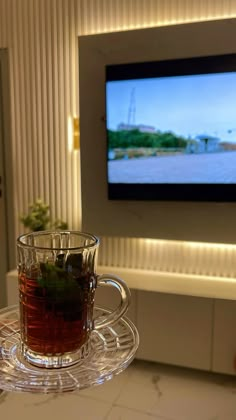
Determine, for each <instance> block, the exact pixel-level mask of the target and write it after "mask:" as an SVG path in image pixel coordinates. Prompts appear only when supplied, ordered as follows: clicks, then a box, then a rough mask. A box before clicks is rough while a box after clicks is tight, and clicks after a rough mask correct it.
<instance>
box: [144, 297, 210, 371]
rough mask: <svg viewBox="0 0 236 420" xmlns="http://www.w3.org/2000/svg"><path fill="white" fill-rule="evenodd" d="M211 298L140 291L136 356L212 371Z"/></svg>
mask: <svg viewBox="0 0 236 420" xmlns="http://www.w3.org/2000/svg"><path fill="white" fill-rule="evenodd" d="M212 308H213V302H212V299H204V298H196V297H189V296H180V295H173V294H162V293H151V292H141V291H138V292H137V326H138V330H139V334H140V347H139V350H138V353H137V357H138V358H140V359H145V360H151V361H156V362H161V363H169V364H174V365H180V366H186V367H192V368H198V369H205V370H209V369H210V366H211V362H210V360H211V337H212Z"/></svg>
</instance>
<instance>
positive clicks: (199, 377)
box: [0, 360, 236, 420]
mask: <svg viewBox="0 0 236 420" xmlns="http://www.w3.org/2000/svg"><path fill="white" fill-rule="evenodd" d="M0 418H1V419H4V418H9V419H14V418H17V419H18V420H21V419H22V420H48V419H50V420H51V419H55V420H154V419H156V420H236V378H234V377H231V376H224V375H218V374H210V373H204V372H199V371H194V370H190V369H184V368H178V367H171V366H165V365H160V364H156V363H149V362H142V361H137V360H136V361H134V362H133V363H132V364H131V365H130V366H129V367H128V369H127V370H126V371H125V372H123V373H121V374H120V375H118V376H117V377H115V378H114V379H112V380H111V381H109V382H107V383H105V384H103V385H99V386H97V387H94V388H91V389H87V390H84V391H80V392H74V393H68V394H62V395H52V394H49V395H42V394H39V395H35V394H26V393H2V394H0Z"/></svg>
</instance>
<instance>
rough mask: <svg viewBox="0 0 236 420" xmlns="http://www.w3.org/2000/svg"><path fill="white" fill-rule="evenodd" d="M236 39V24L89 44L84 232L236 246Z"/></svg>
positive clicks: (84, 41)
mask: <svg viewBox="0 0 236 420" xmlns="http://www.w3.org/2000/svg"><path fill="white" fill-rule="evenodd" d="M235 39H236V19H225V20H216V21H207V22H195V23H186V24H181V25H172V26H163V27H156V28H144V29H135V30H127V31H119V32H112V33H102V34H94V35H85V36H80V37H79V99H80V139H81V154H80V157H81V197H82V229H84V230H86V231H91V232H93V233H95V234H97V235H99V236H103V235H105V236H119V237H122V236H125V237H127V236H128V237H142V238H159V239H175V240H187V241H207V242H221V243H222V242H227V243H236V223H235V215H236V179H235V176H236V175H235V174H236V162H235V163H234V161H235V157H234V156H236V151H235V140H236V64H235V61H236V60H235V56H236V43H235ZM137 63H138V64H137ZM111 252H112V251H111Z"/></svg>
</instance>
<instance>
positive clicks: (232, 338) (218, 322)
mask: <svg viewBox="0 0 236 420" xmlns="http://www.w3.org/2000/svg"><path fill="white" fill-rule="evenodd" d="M212 370H213V371H214V372H221V373H229V374H234V375H235V374H236V301H230V300H220V299H218V300H215V308H214V324H213V358H212Z"/></svg>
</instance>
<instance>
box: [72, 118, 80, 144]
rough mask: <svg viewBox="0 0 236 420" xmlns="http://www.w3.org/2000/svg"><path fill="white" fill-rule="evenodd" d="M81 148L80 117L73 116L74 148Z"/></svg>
mask: <svg viewBox="0 0 236 420" xmlns="http://www.w3.org/2000/svg"><path fill="white" fill-rule="evenodd" d="M79 149H80V122H79V118H73V150H79Z"/></svg>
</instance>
